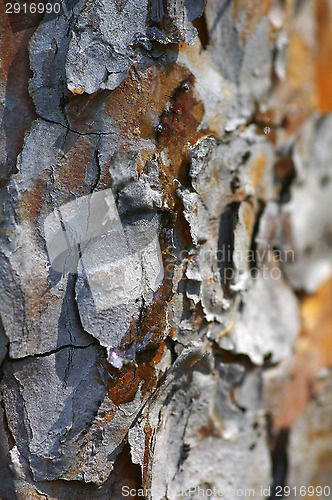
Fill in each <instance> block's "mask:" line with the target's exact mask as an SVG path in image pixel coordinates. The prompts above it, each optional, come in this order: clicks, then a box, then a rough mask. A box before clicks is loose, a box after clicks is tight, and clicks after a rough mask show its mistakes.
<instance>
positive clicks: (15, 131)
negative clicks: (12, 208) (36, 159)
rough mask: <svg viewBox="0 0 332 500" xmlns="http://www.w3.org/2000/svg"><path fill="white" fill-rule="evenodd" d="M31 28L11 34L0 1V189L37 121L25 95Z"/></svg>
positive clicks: (29, 100)
mask: <svg viewBox="0 0 332 500" xmlns="http://www.w3.org/2000/svg"><path fill="white" fill-rule="evenodd" d="M34 30H35V28H30V29H28V30H25V31H21V32H18V33H13V32H12V29H11V26H10V23H9V20H8V16H7V15H6V13H5V2H0V88H1V93H3V94H4V97H5V103H4V105H5V109H4V115H3V122H2V127H3V129H4V133H5V136H6V153H7V163H8V167H7V170H5V171H0V187H3V186H4V185H5V183H6V181H7V179H8V177H9V176H10V175H11V174H12V173H16V172H17V169H16V158H17V156H18V154H19V153H20V152H21V150H22V147H23V141H24V135H25V133H26V131H27V130H28V128H29V127H30V126H31V124H32V122H33V121H34V120H35V119H36V118H37V114H36V112H35V109H34V106H33V102H32V99H31V97H30V94H29V92H28V84H29V77H31V71H30V67H29V54H28V44H29V41H30V38H31V36H32V35H33V32H34Z"/></svg>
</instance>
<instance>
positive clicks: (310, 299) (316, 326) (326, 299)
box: [274, 278, 332, 429]
mask: <svg viewBox="0 0 332 500" xmlns="http://www.w3.org/2000/svg"><path fill="white" fill-rule="evenodd" d="M331 304H332V278H331V279H330V280H329V281H327V282H326V283H324V284H323V285H322V286H321V287H320V288H319V289H318V291H317V292H316V293H314V294H313V295H305V296H304V297H303V298H302V301H301V305H300V311H301V323H302V329H301V333H300V336H299V338H298V340H297V345H296V351H295V358H294V361H293V364H292V366H291V367H290V370H289V373H288V377H287V379H286V381H285V382H284V384H286V385H285V386H284V387H283V388H282V389H281V390H280V392H279V394H280V395H281V400H280V401H279V409H278V415H276V416H275V421H274V425H275V427H276V428H278V429H280V428H288V427H290V426H291V425H292V423H293V422H294V421H295V419H296V418H297V417H298V416H299V415H300V414H301V413H302V411H303V410H304V408H305V407H306V406H307V404H308V403H309V401H310V400H311V399H312V398H313V397H314V396H315V395H316V394H318V392H319V391H320V390H321V388H322V385H323V383H324V382H323V381H322V380H319V375H320V373H321V372H322V370H324V369H325V368H329V367H331V366H332V336H331V332H332V309H331ZM278 391H279V389H278Z"/></svg>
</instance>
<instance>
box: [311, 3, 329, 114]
mask: <svg viewBox="0 0 332 500" xmlns="http://www.w3.org/2000/svg"><path fill="white" fill-rule="evenodd" d="M316 36H317V40H318V46H317V49H316V52H317V53H316V58H315V60H316V87H317V94H318V106H319V110H320V111H322V112H323V113H328V112H329V111H331V110H332V8H331V3H329V2H328V1H327V0H316Z"/></svg>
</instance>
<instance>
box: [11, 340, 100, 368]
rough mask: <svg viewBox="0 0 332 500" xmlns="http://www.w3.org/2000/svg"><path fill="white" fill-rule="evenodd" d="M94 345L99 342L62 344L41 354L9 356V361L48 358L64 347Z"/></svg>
mask: <svg viewBox="0 0 332 500" xmlns="http://www.w3.org/2000/svg"><path fill="white" fill-rule="evenodd" d="M93 345H96V346H99V344H98V342H97V341H96V342H92V343H91V344H88V345H75V344H66V345H62V346H60V347H57V348H56V349H52V350H51V351H48V352H43V353H40V354H28V355H27V356H23V357H22V358H10V357H9V358H8V361H10V362H12V363H15V362H17V361H22V360H25V359H31V358H46V357H47V356H51V355H52V354H57V353H58V352H60V351H62V350H63V349H68V348H70V347H72V348H73V349H87V348H88V347H91V346H93Z"/></svg>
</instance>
